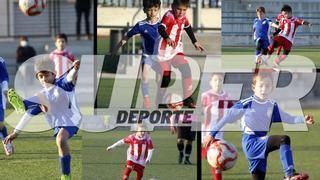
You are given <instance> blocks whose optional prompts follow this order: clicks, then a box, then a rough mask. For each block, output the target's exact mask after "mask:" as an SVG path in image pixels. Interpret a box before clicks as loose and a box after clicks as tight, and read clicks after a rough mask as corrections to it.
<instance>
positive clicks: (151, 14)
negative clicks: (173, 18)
mask: <svg viewBox="0 0 320 180" xmlns="http://www.w3.org/2000/svg"><path fill="white" fill-rule="evenodd" d="M145 13H146V14H147V18H148V19H149V20H154V19H157V18H158V14H159V7H158V6H157V7H152V8H149V9H146V10H145Z"/></svg>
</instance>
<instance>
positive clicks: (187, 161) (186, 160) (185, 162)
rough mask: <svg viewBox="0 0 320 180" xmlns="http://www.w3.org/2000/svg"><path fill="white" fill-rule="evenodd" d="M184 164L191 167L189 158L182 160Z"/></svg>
mask: <svg viewBox="0 0 320 180" xmlns="http://www.w3.org/2000/svg"><path fill="white" fill-rule="evenodd" d="M184 164H188V165H191V164H192V163H191V162H190V160H189V158H186V159H185V160H184Z"/></svg>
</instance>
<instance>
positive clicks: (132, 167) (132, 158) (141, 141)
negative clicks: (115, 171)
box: [107, 125, 153, 180]
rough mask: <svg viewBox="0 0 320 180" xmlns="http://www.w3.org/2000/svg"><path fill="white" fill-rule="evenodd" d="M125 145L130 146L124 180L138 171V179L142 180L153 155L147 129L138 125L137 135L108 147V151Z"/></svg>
mask: <svg viewBox="0 0 320 180" xmlns="http://www.w3.org/2000/svg"><path fill="white" fill-rule="evenodd" d="M123 144H128V145H130V146H129V148H128V150H127V162H126V167H125V169H124V172H123V177H122V179H123V180H127V179H129V176H130V173H131V172H132V171H136V172H137V178H136V179H137V180H141V179H142V177H143V171H144V168H145V166H146V165H147V164H148V163H149V162H150V161H151V158H152V154H153V144H152V140H151V137H150V135H149V134H148V133H147V132H146V128H145V127H144V126H142V125H138V127H137V132H136V133H135V134H131V135H129V136H128V137H126V138H123V139H121V140H119V141H118V142H116V143H114V144H113V145H111V146H109V147H107V151H110V150H113V149H114V148H115V147H118V146H121V145H123Z"/></svg>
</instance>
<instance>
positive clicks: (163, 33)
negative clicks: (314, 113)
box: [158, 24, 176, 48]
mask: <svg viewBox="0 0 320 180" xmlns="http://www.w3.org/2000/svg"><path fill="white" fill-rule="evenodd" d="M158 33H159V34H160V36H161V37H162V38H163V39H164V40H165V41H166V42H167V44H168V45H169V46H171V47H173V48H175V47H176V44H175V42H174V41H173V40H172V39H170V37H169V35H168V34H167V33H166V27H165V25H164V24H161V25H160V26H159V28H158Z"/></svg>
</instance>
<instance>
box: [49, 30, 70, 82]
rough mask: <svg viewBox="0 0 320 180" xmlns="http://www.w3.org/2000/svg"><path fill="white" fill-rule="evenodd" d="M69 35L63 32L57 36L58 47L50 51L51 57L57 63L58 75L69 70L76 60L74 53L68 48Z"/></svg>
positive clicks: (56, 43) (56, 44)
mask: <svg viewBox="0 0 320 180" xmlns="http://www.w3.org/2000/svg"><path fill="white" fill-rule="evenodd" d="M67 43H68V37H67V35H66V34H64V33H61V34H58V35H56V37H55V46H56V49H55V50H53V51H52V52H51V53H50V59H51V60H52V61H53V62H54V64H55V70H56V72H57V73H56V76H57V78H59V77H61V76H62V75H63V74H64V73H65V72H67V71H68V70H69V69H70V68H71V67H72V65H73V62H74V61H75V57H74V55H73V54H72V53H71V51H69V50H68V49H67V47H66V46H67Z"/></svg>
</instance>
